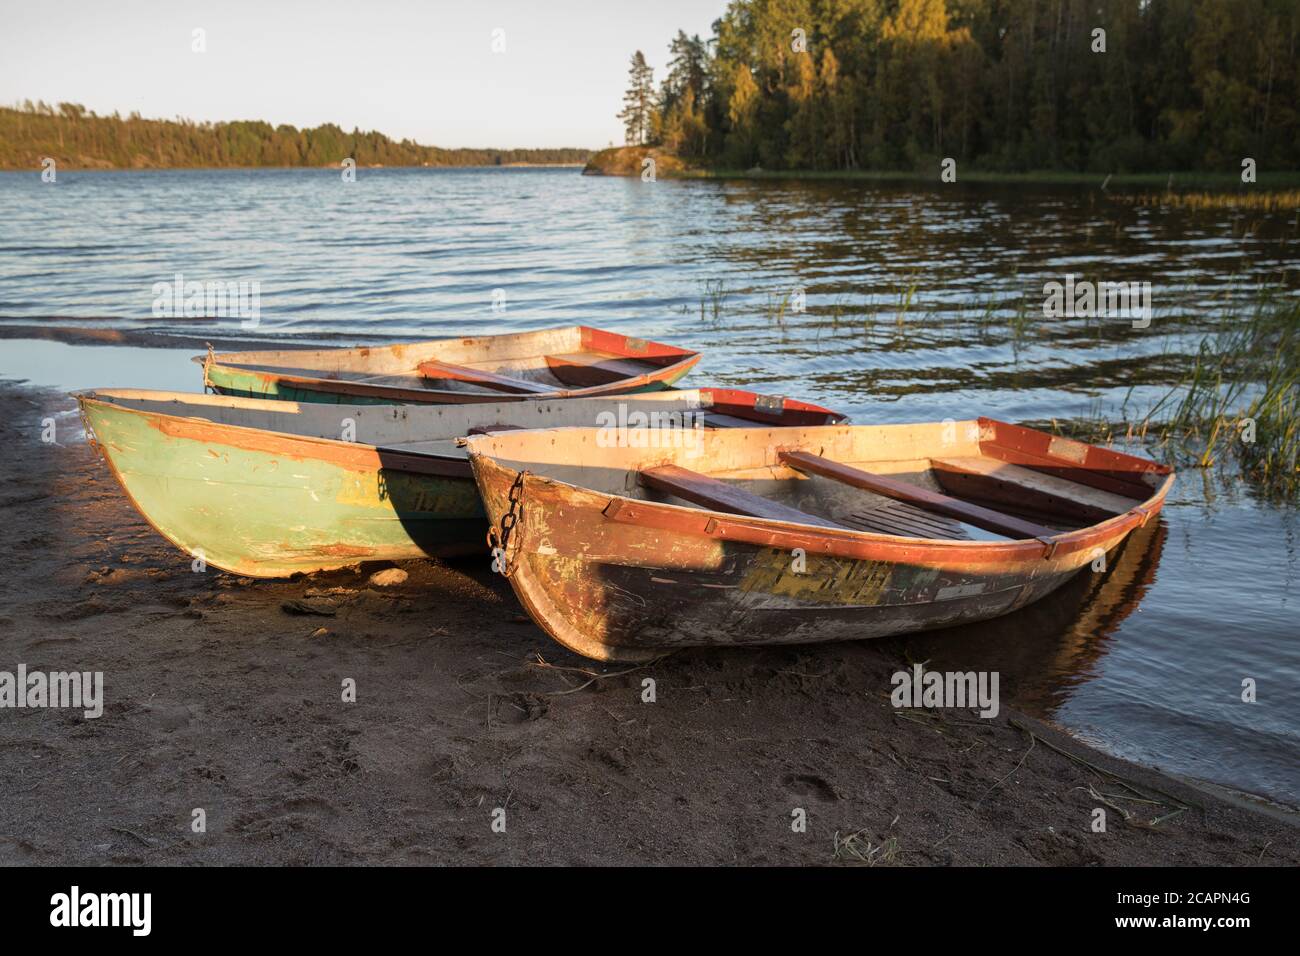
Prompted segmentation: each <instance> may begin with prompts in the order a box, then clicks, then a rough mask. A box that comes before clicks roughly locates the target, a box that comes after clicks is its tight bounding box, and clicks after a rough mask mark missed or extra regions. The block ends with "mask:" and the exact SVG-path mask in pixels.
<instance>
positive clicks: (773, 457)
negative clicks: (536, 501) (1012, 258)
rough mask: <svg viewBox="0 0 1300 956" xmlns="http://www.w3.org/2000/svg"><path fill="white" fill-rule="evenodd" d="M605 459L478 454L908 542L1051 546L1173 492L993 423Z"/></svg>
mask: <svg viewBox="0 0 1300 956" xmlns="http://www.w3.org/2000/svg"><path fill="white" fill-rule="evenodd" d="M668 437H669V436H665V435H660V436H659V442H660V444H659V446H658V447H648V448H619V449H610V448H604V447H599V446H598V445H597V443H596V435H595V434H594V433H593V432H592V431H591V430H590V429H563V430H561V431H558V432H549V433H538V432H520V433H494V434H491V435H483V436H476V437H473V438H471V439H470V441H469V450H470V453H471V454H472V455H477V454H482V455H485V456H488V457H490V458H492V459H494V460H497V461H499V462H501V463H502V464H504V465H506V466H508V467H511V468H518V469H524V468H526V469H528V470H529V471H531V472H533V473H534V474H538V475H543V476H546V477H550V478H554V479H556V480H559V481H563V482H566V483H568V484H572V485H576V486H578V487H581V488H586V489H589V490H591V491H595V492H598V493H605V494H613V495H621V496H624V497H627V498H632V499H637V500H642V501H655V502H662V503H667V504H672V505H679V506H683V507H687V508H697V509H703V510H705V511H710V512H718V513H722V514H730V515H747V516H750V517H754V518H763V519H770V520H775V521H785V522H793V523H796V524H802V525H808V526H811V527H814V528H827V529H838V530H851V531H866V532H872V533H876V534H884V535H893V536H898V537H905V538H922V539H931V540H933V539H941V540H954V541H1007V540H1017V541H1018V540H1025V539H1031V538H1046V537H1051V536H1054V535H1057V534H1060V533H1062V532H1066V531H1074V530H1078V529H1080V528H1086V527H1090V526H1092V525H1095V524H1098V523H1100V522H1103V521H1106V520H1108V519H1110V518H1113V517H1115V516H1117V515H1121V514H1125V513H1127V512H1129V511H1132V510H1134V509H1135V508H1137V507H1139V506H1141V505H1142V504H1143V503H1144V502H1147V501H1148V500H1149V499H1151V498H1152V497H1153V496H1155V495H1156V494H1157V493H1158V492H1159V491H1160V490H1161V489H1162V488H1164V486H1165V484H1166V482H1168V481H1171V480H1172V475H1171V472H1170V470H1169V469H1168V468H1167V467H1165V466H1162V465H1157V464H1155V463H1154V462H1151V461H1148V460H1146V459H1142V458H1137V457H1134V456H1131V455H1126V454H1123V453H1120V452H1116V451H1112V450H1110V449H1105V448H1098V447H1096V446H1090V445H1086V444H1083V443H1081V442H1077V441H1072V440H1070V439H1066V438H1062V437H1059V436H1053V435H1048V434H1045V433H1042V432H1037V431H1034V430H1032V429H1028V428H1023V427H1020V426H1015V425H1008V424H1006V423H1003V422H996V421H992V420H990V419H978V420H972V421H965V422H951V421H949V422H941V423H936V424H925V425H884V426H871V425H858V426H845V425H838V426H823V427H812V428H785V429H761V428H759V429H745V430H739V429H737V430H734V431H733V430H715V431H706V432H703V433H701V434H699V435H697V436H695V438H696V441H695V443H694V444H692V445H682V446H681V447H665V441H664V440H665V439H666V438H668Z"/></svg>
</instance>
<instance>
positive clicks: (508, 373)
mask: <svg viewBox="0 0 1300 956" xmlns="http://www.w3.org/2000/svg"><path fill="white" fill-rule="evenodd" d="M699 360H700V354H699V353H698V352H692V351H690V350H688V349H681V348H677V347H676V346H672V345H662V344H660V343H658V342H647V341H646V340H645V339H635V338H631V337H629V336H626V335H620V334H619V333H617V332H605V331H602V330H601V329H593V328H588V327H587V326H582V325H574V326H570V327H568V328H559V329H544V330H542V331H540V332H518V333H514V334H510V335H484V336H479V337H476V338H461V339H435V340H433V341H428V342H404V343H401V344H398V345H383V346H373V347H366V348H354V349H288V350H280V351H266V352H228V353H225V354H215V353H213V352H209V353H208V354H207V355H200V356H196V357H195V359H194V361H196V362H199V363H201V364H202V365H203V382H204V384H205V385H206V386H209V387H211V388H212V389H214V390H215V391H217V392H219V393H221V394H223V395H240V396H244V397H248V398H274V399H286V400H290V401H298V402H326V403H343V404H348V405H362V404H370V403H378V404H383V405H389V404H399V403H414V404H421V405H436V404H453V403H456V404H458V403H467V402H492V403H498V402H504V401H521V400H524V399H530V398H532V399H537V398H575V397H588V396H596V395H615V394H624V393H628V392H645V391H657V390H659V389H663V388H668V387H670V386H671V385H672V384H673V383H674V382H676V381H677V380H678V379H679V378H681V377H682V376H683V375H685V374H686V372H687V370H688V369H690V367H691V366H693V365H694V364H695V363H696V362H698V361H699Z"/></svg>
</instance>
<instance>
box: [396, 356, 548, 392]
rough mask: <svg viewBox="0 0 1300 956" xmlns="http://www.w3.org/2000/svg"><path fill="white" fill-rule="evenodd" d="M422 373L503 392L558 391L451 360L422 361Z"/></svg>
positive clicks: (543, 385)
mask: <svg viewBox="0 0 1300 956" xmlns="http://www.w3.org/2000/svg"><path fill="white" fill-rule="evenodd" d="M420 374H421V375H422V376H424V377H425V378H435V379H436V378H445V379H450V380H451V381H453V382H471V383H473V384H475V385H483V386H485V387H487V388H494V389H497V390H498V391H503V392H554V391H558V389H556V388H555V386H553V385H545V384H543V383H542V382H532V381H529V380H528V379H526V378H514V377H512V376H509V375H498V374H497V373H496V372H489V371H486V370H484V369H481V368H469V367H468V366H465V365H452V364H451V363H450V362H439V361H436V360H433V359H431V360H429V361H427V362H421V363H420Z"/></svg>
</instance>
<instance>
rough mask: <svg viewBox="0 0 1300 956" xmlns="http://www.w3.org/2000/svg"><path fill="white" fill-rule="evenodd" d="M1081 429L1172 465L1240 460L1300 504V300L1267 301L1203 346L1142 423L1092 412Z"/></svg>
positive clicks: (1261, 483)
mask: <svg viewBox="0 0 1300 956" xmlns="http://www.w3.org/2000/svg"><path fill="white" fill-rule="evenodd" d="M1081 430H1082V431H1084V432H1085V433H1087V434H1088V435H1089V437H1090V439H1091V440H1094V441H1098V440H1105V441H1108V440H1112V439H1113V438H1115V437H1116V435H1117V434H1118V433H1119V432H1120V431H1121V430H1122V431H1123V433H1124V437H1125V438H1126V439H1128V440H1130V441H1131V440H1134V439H1136V440H1141V441H1145V442H1147V443H1149V444H1151V445H1152V446H1153V450H1154V451H1156V452H1157V454H1160V453H1163V455H1164V457H1165V458H1166V460H1168V461H1169V462H1170V463H1171V464H1175V465H1180V466H1184V467H1186V466H1193V467H1197V468H1211V467H1215V466H1216V465H1221V464H1225V463H1228V462H1234V463H1236V464H1237V465H1239V466H1240V468H1241V472H1242V475H1243V476H1244V477H1245V478H1246V480H1247V481H1249V482H1251V483H1252V484H1254V485H1255V486H1257V487H1258V488H1259V489H1260V490H1261V491H1263V492H1264V493H1265V494H1266V495H1268V496H1270V497H1274V498H1289V499H1292V500H1296V499H1300V300H1296V299H1277V298H1274V297H1271V296H1263V297H1261V298H1260V299H1259V300H1258V301H1257V302H1256V303H1255V305H1254V306H1253V307H1252V310H1251V312H1250V313H1249V314H1248V315H1246V316H1243V317H1241V318H1239V319H1233V320H1230V321H1229V322H1228V323H1227V324H1226V325H1225V326H1224V327H1223V328H1222V329H1221V330H1219V331H1216V332H1212V333H1210V334H1208V335H1206V336H1205V337H1204V338H1203V339H1202V340H1201V342H1200V346H1199V348H1198V349H1197V352H1196V355H1195V356H1194V357H1193V358H1192V362H1191V366H1190V368H1189V369H1188V370H1187V372H1186V374H1185V376H1184V377H1183V379H1182V381H1180V382H1178V383H1177V384H1176V385H1174V387H1173V388H1171V389H1170V390H1169V391H1168V392H1167V393H1166V394H1165V395H1164V396H1163V397H1162V398H1160V399H1159V400H1158V401H1157V402H1156V403H1155V404H1154V405H1153V406H1152V407H1151V409H1150V410H1149V411H1148V412H1147V413H1146V414H1145V415H1143V416H1142V417H1141V418H1140V419H1136V420H1133V421H1124V422H1121V423H1120V424H1119V425H1118V427H1117V426H1116V424H1115V423H1113V422H1109V421H1107V420H1106V419H1105V418H1104V417H1102V416H1101V415H1100V414H1097V413H1096V412H1094V415H1093V416H1092V417H1091V418H1090V420H1089V421H1087V422H1085V423H1083V425H1082V429H1081Z"/></svg>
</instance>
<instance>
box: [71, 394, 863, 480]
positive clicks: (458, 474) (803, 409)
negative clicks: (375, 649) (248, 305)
mask: <svg viewBox="0 0 1300 956" xmlns="http://www.w3.org/2000/svg"><path fill="white" fill-rule="evenodd" d="M715 391H726V392H727V393H728V394H729V396H731V397H732V398H735V397H736V396H749V397H752V398H755V399H757V398H760V397H762V396H760V395H759V394H758V393H756V392H749V391H746V390H743V389H727V390H721V389H710V388H698V389H682V390H681V392H682V393H683V394H687V395H689V394H695V395H697V396H698V397H699V398H700V399H701V404H700V407H701V408H703V407H705V403H704V401H703V400H704V398H705V396H706V395H707V396H708V405H709V406H711V405H712V403H713V393H714V392H715ZM116 392H129V393H131V395H130V396H129V397H133V398H136V399H137V400H143V401H149V400H155V401H166V402H176V403H177V404H183V403H184V402H185V401H186V400H187V399H191V398H197V399H200V401H198V402H196V403H195V405H196V406H208V407H214V406H215V407H218V408H219V407H222V405H223V403H225V402H228V403H230V406H229V407H235V408H248V409H249V410H251V411H267V412H273V413H274V412H281V411H282V412H283V413H284V414H290V415H292V414H298V413H300V412H302V411H303V409H302V406H303V405H304V404H306V405H308V406H310V405H312V403H300V402H280V401H276V400H274V399H258V398H252V399H250V398H244V397H242V396H229V395H217V396H212V395H207V394H204V393H193V394H192V395H191V394H190V393H187V392H175V391H166V390H151V389H138V388H131V389H112V388H101V389H81V390H79V391H76V392H73V393H71V394H72V397H73V398H75V399H76V401H77V404H78V406H80V407H81V409H82V416H83V419H84V416H85V412H84V409H85V406H86V405H97V406H101V407H106V408H112V409H115V410H117V411H121V412H127V413H130V414H134V415H140V416H142V417H145V418H149V419H156V420H157V421H158V425H157V426H155V427H157V428H158V431H159V432H161V433H162V434H164V435H167V436H169V437H173V438H185V439H190V440H194V441H219V442H221V443H222V444H226V445H229V446H230V447H232V448H238V449H240V450H241V451H261V452H268V453H271V454H275V453H280V454H292V453H291V452H290V451H289V450H288V448H287V447H286V448H280V447H278V446H280V445H284V446H288V445H292V444H297V443H306V444H308V445H312V446H322V450H328V451H330V452H331V453H329V454H320V455H314V456H311V457H314V458H316V459H318V460H321V461H328V462H331V463H333V464H338V465H342V466H345V467H353V468H355V467H371V466H376V467H381V468H396V469H397V470H401V471H409V472H412V473H417V474H426V475H436V476H442V477H452V478H468V479H470V480H473V477H474V475H473V471H472V469H471V468H470V465H469V461H468V459H466V458H461V457H460V456H455V457H449V456H446V455H437V454H433V453H429V452H418V451H411V450H407V449H396V448H389V447H388V446H386V445H381V444H374V443H371V442H358V441H344V440H342V439H339V438H326V437H324V436H319V435H303V434H299V433H297V432H287V431H282V430H280V429H275V428H264V427H260V426H257V425H239V424H234V423H231V422H221V421H214V420H213V419H211V418H207V417H205V416H203V415H183V414H175V413H173V412H168V411H160V410H158V409H152V408H138V407H134V406H131V405H124V404H120V403H118V402H115V401H113V400H112V397H113V395H114V393H116ZM150 394H153V395H156V396H158V397H157V398H156V399H150V397H149V396H150ZM663 394H673V392H665V393H663ZM594 397H596V398H600V396H594ZM213 399H218V400H217V401H213ZM629 399H630V400H632V401H633V402H636V401H641V400H644V397H642V398H638V397H637V396H624V397H623V399H622V400H623V401H627V400H629ZM529 400H531V401H535V402H550V401H557V399H553V398H547V397H546V396H538V397H536V398H534V397H532V396H529ZM687 401H689V399H687ZM784 401H786V402H794V403H795V404H796V405H797V406H799V407H796V408H784V407H783V411H791V412H793V413H795V414H825V415H826V416H827V417H837V416H838V417H840V418H842V417H843V416H841V415H840V413H839V412H835V411H833V410H831V409H828V408H822V407H821V406H818V405H814V404H812V403H808V402H801V401H799V400H797V399H784ZM247 403H256V404H254V405H250V404H247ZM483 404H488V403H483ZM368 407H369V408H383V407H384V406H382V405H374V406H368ZM391 407H393V408H395V409H399V408H400V409H405V408H406V406H403V405H393V406H391ZM738 410H739V409H738ZM164 422H166V423H169V424H166V425H164ZM761 424H764V423H763V422H759V421H757V420H756V425H761ZM546 429H547V426H546V425H538V426H537V427H535V428H526V429H524V428H521V429H518V430H519V431H545V430H546ZM445 437H446V438H447V439H459V438H462V437H468V436H462V435H456V434H448V435H446V436H445ZM235 439H242V440H235ZM268 439H274V440H268ZM430 440H431V441H436V440H440V439H430ZM394 444H396V443H394ZM372 458H378V459H379V460H378V464H377V465H374V463H373V462H372Z"/></svg>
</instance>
